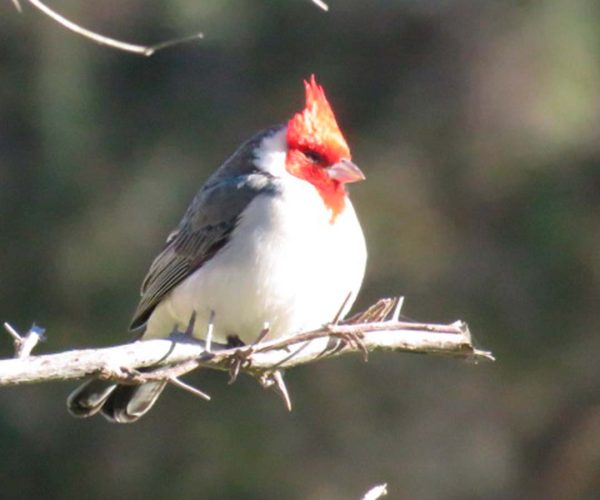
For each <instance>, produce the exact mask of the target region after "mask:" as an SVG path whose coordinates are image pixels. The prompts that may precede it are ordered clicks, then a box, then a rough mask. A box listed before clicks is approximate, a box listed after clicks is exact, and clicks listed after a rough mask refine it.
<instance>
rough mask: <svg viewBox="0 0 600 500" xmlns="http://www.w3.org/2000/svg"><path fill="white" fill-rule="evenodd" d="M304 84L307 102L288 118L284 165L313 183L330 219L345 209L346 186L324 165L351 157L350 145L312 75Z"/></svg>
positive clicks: (289, 170) (290, 171)
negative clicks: (300, 109) (329, 172)
mask: <svg viewBox="0 0 600 500" xmlns="http://www.w3.org/2000/svg"><path fill="white" fill-rule="evenodd" d="M304 87H305V88H306V105H305V107H304V109H303V110H302V111H301V112H300V113H296V114H295V115H294V116H293V117H292V119H291V120H290V121H289V122H288V128H287V145H288V152H287V155H286V168H287V170H288V172H289V173H290V174H292V175H294V176H296V177H299V178H300V179H304V180H305V181H308V182H310V183H311V184H312V185H313V186H315V188H316V189H317V191H318V192H319V194H320V195H321V198H323V202H324V203H325V206H326V207H327V208H328V209H329V210H330V211H331V222H332V223H333V222H335V219H336V217H337V215H338V214H339V213H341V212H342V210H343V209H344V206H345V199H346V190H345V188H344V185H343V183H342V182H340V181H338V180H336V179H334V178H332V177H331V176H330V175H329V174H328V173H327V168H328V167H330V166H332V165H334V164H336V163H338V162H339V161H340V160H342V159H347V160H350V149H349V148H348V144H346V140H345V139H344V136H343V135H342V132H341V131H340V128H339V127H338V124H337V122H336V120H335V116H334V114H333V111H332V109H331V106H330V105H329V103H328V102H327V98H326V97H325V92H324V91H323V87H321V86H320V85H318V84H317V82H316V80H315V75H312V76H311V77H310V81H309V82H307V81H305V82H304Z"/></svg>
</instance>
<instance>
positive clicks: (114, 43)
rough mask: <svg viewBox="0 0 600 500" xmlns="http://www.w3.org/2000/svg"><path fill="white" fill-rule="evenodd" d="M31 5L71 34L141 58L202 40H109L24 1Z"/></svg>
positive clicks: (196, 36)
mask: <svg viewBox="0 0 600 500" xmlns="http://www.w3.org/2000/svg"><path fill="white" fill-rule="evenodd" d="M26 1H27V2H29V3H30V4H31V5H33V6H34V7H35V8H36V9H38V10H40V11H41V12H43V13H44V14H46V15H47V16H48V17H50V18H52V19H54V20H55V21H56V22H57V23H58V24H60V25H61V26H63V27H64V28H66V29H68V30H69V31H72V32H73V33H77V34H78V35H81V36H83V37H85V38H88V39H90V40H92V41H94V42H96V43H99V44H100V45H106V46H108V47H112V48H114V49H118V50H124V51H126V52H132V53H134V54H140V55H142V56H146V57H148V56H151V55H152V54H154V53H155V52H157V51H159V50H162V49H165V48H167V47H172V46H174V45H179V44H182V43H187V42H191V41H193V40H199V39H201V38H204V35H203V34H202V33H196V34H194V35H191V36H187V37H184V38H178V39H175V40H167V41H166V42H160V43H157V44H155V45H149V46H147V45H135V44H132V43H127V42H121V41H119V40H116V39H114V38H110V37H107V36H104V35H101V34H99V33H96V32H94V31H90V30H88V29H86V28H84V27H83V26H80V25H79V24H76V23H74V22H73V21H70V20H68V19H67V18H66V17H64V16H62V15H60V14H59V13H58V12H56V11H54V10H52V9H51V8H50V7H48V6H47V5H45V4H44V3H42V2H41V1H40V0H26ZM13 3H14V4H15V6H18V7H17V9H18V10H19V11H20V4H19V2H18V0H13Z"/></svg>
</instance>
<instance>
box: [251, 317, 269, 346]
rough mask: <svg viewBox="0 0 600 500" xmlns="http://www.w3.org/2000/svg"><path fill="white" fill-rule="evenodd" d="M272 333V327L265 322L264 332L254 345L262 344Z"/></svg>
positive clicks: (262, 331) (259, 335) (261, 332)
mask: <svg viewBox="0 0 600 500" xmlns="http://www.w3.org/2000/svg"><path fill="white" fill-rule="evenodd" d="M270 331H271V325H270V324H269V322H268V321H265V322H264V323H263V328H262V330H261V331H260V333H259V334H258V337H257V338H256V340H255V341H254V342H252V345H256V344H260V343H261V342H262V341H263V340H265V337H266V336H267V335H268V334H269V332H270Z"/></svg>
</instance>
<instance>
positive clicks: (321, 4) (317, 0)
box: [310, 0, 329, 12]
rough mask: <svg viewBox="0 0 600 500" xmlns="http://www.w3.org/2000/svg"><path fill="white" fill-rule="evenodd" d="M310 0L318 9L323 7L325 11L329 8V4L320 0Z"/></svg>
mask: <svg viewBox="0 0 600 500" xmlns="http://www.w3.org/2000/svg"><path fill="white" fill-rule="evenodd" d="M310 1H311V2H312V3H314V4H315V5H316V6H317V7H319V8H320V9H323V10H324V11H325V12H327V11H328V10H329V6H328V5H327V4H326V3H325V2H323V1H322V0H310Z"/></svg>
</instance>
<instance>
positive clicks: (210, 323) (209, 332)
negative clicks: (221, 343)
mask: <svg viewBox="0 0 600 500" xmlns="http://www.w3.org/2000/svg"><path fill="white" fill-rule="evenodd" d="M214 323H215V311H214V310H212V309H211V310H210V316H209V317H208V327H207V328H206V336H205V338H204V346H205V347H204V348H205V349H206V351H207V352H212V338H213V331H214V328H215V324H214Z"/></svg>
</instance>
